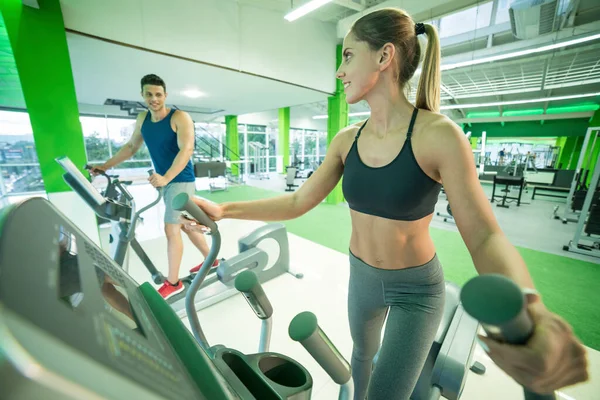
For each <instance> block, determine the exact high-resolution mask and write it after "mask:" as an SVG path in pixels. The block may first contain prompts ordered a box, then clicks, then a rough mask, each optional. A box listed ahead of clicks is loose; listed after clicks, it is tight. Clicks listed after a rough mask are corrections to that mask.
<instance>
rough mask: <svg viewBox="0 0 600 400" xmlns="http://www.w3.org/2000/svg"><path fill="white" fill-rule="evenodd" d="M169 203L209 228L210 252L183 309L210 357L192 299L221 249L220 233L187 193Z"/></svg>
mask: <svg viewBox="0 0 600 400" xmlns="http://www.w3.org/2000/svg"><path fill="white" fill-rule="evenodd" d="M171 204H172V207H173V209H174V210H178V211H185V212H187V213H188V214H190V215H191V216H192V217H193V218H195V219H196V220H197V221H198V222H200V223H201V224H202V225H204V226H206V227H207V228H209V229H210V232H207V234H209V235H211V236H212V241H211V246H210V252H209V253H208V256H206V258H205V259H204V262H203V263H202V267H201V268H200V271H198V273H197V274H196V276H195V277H194V280H193V281H192V283H191V284H190V287H189V289H188V291H187V294H186V295H185V310H186V312H187V316H188V319H189V321H190V328H191V329H192V333H193V334H194V337H195V338H196V341H197V342H198V344H199V345H200V346H201V347H202V348H203V349H204V351H206V353H207V354H208V355H209V356H210V357H211V358H214V353H213V351H212V350H211V348H210V345H209V344H208V340H207V339H206V336H205V335H204V332H203V331H202V327H201V326H200V321H199V320H198V313H197V311H196V304H195V301H194V299H195V298H196V294H197V293H198V289H200V286H201V285H202V282H204V279H205V278H206V275H208V272H209V271H210V269H211V267H212V265H213V263H214V262H215V260H216V259H217V256H218V255H219V251H220V250H221V234H220V233H219V228H218V226H217V224H216V223H215V221H213V220H212V219H210V218H209V217H208V215H206V213H205V212H204V211H203V210H202V209H201V208H200V207H198V205H197V204H196V203H194V201H193V200H192V199H191V198H190V196H189V195H188V194H187V193H180V194H178V195H177V196H175V198H174V199H173V202H172V203H171Z"/></svg>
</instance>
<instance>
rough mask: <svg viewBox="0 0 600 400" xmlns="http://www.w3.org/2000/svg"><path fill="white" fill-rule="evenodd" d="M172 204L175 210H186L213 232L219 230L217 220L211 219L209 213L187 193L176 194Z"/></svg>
mask: <svg viewBox="0 0 600 400" xmlns="http://www.w3.org/2000/svg"><path fill="white" fill-rule="evenodd" d="M171 204H172V206H173V208H174V209H175V210H177V211H185V212H187V213H188V214H190V215H191V216H192V217H193V218H194V219H195V220H196V221H198V222H200V223H201V224H202V225H204V226H206V227H207V228H209V229H210V231H211V232H216V231H217V230H218V227H217V224H216V223H215V221H213V220H212V219H210V218H209V217H208V215H206V213H205V212H204V211H202V209H201V208H200V207H198V206H197V205H196V203H194V201H193V200H192V199H191V198H190V196H188V194H187V193H180V194H178V195H177V196H175V198H174V199H173V202H172V203H171Z"/></svg>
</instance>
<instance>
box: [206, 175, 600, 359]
mask: <svg viewBox="0 0 600 400" xmlns="http://www.w3.org/2000/svg"><path fill="white" fill-rule="evenodd" d="M199 195H200V196H202V197H205V198H207V199H210V200H212V201H215V202H224V201H239V200H257V199H264V198H269V197H275V196H278V195H281V193H277V192H272V191H268V190H264V189H260V188H256V187H252V186H239V187H232V188H230V189H229V190H228V191H226V192H214V193H209V192H200V193H199ZM284 224H285V225H286V227H287V229H288V231H289V232H290V233H293V234H295V235H298V236H300V237H303V238H305V239H308V240H311V241H313V242H315V243H319V244H321V245H323V246H326V247H329V248H331V249H333V250H337V251H339V252H342V253H346V254H347V253H348V244H349V242H350V233H351V232H350V231H351V223H350V213H349V211H348V208H347V207H345V206H343V205H339V206H332V205H328V204H320V205H318V206H317V207H315V208H314V209H313V210H311V211H310V212H308V213H307V214H305V215H303V216H302V217H300V218H296V219H294V220H291V221H284ZM430 232H431V236H432V238H433V241H434V243H435V246H436V249H437V253H438V256H439V258H440V261H441V262H442V265H443V266H444V273H445V275H446V279H447V280H450V281H453V282H456V283H457V284H459V285H462V284H464V283H465V282H466V281H467V280H468V279H470V278H471V277H473V276H475V275H476V274H477V272H476V271H475V268H474V266H473V262H472V260H471V257H470V255H469V252H468V251H467V248H466V246H465V244H464V243H463V241H462V238H461V237H460V235H459V234H458V233H457V232H451V231H446V230H442V229H436V228H431V229H430ZM517 249H518V251H519V252H520V254H521V256H522V257H523V259H524V260H525V262H526V263H527V267H528V268H529V271H530V273H531V275H532V276H533V279H534V281H535V283H536V287H537V288H538V290H539V291H540V292H541V294H542V296H543V299H544V303H545V304H546V305H547V307H548V308H549V309H551V310H552V311H554V312H556V313H558V314H559V315H561V316H562V317H563V318H565V319H566V320H567V321H568V322H569V323H570V324H571V325H572V326H573V328H574V330H575V333H576V334H577V336H578V337H579V338H581V340H582V341H583V342H584V343H585V344H586V345H587V346H589V347H591V348H594V349H596V350H600V308H599V307H598V304H600V290H599V288H598V287H596V286H595V285H596V284H597V283H598V282H600V266H599V265H597V264H594V263H591V262H585V261H579V260H574V259H572V258H568V257H563V256H558V255H554V254H548V253H544V252H540V251H536V250H530V249H525V248H521V247H517Z"/></svg>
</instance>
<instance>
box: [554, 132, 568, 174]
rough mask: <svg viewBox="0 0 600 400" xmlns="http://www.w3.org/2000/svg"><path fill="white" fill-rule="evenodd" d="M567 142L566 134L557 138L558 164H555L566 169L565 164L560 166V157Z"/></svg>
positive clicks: (557, 167)
mask: <svg viewBox="0 0 600 400" xmlns="http://www.w3.org/2000/svg"><path fill="white" fill-rule="evenodd" d="M566 142H567V138H566V137H564V136H563V137H557V138H556V143H555V146H557V147H558V148H559V149H558V156H557V157H556V165H555V168H556V169H566V167H565V166H564V165H562V166H560V159H561V157H562V154H563V151H564V148H565V143H566Z"/></svg>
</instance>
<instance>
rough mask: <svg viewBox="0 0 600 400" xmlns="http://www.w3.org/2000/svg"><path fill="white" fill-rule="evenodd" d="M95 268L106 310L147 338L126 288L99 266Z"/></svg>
mask: <svg viewBox="0 0 600 400" xmlns="http://www.w3.org/2000/svg"><path fill="white" fill-rule="evenodd" d="M95 268H96V277H97V278H98V284H99V285H100V290H101V291H102V297H103V298H104V305H105V308H106V310H107V311H108V312H110V313H111V314H112V315H114V316H116V317H117V318H119V319H120V320H121V321H122V322H123V323H125V324H126V325H127V326H129V327H130V328H131V329H133V330H135V331H136V332H138V333H140V334H141V335H143V336H145V334H144V332H143V330H142V327H141V325H140V323H139V320H138V318H137V316H136V315H135V312H134V310H133V307H132V306H131V302H130V300H129V296H128V294H127V291H126V290H125V288H124V287H122V286H120V285H119V283H117V279H113V278H111V277H110V276H109V274H108V273H107V272H106V271H104V270H103V269H101V268H99V267H98V266H97V265H96V266H95Z"/></svg>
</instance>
